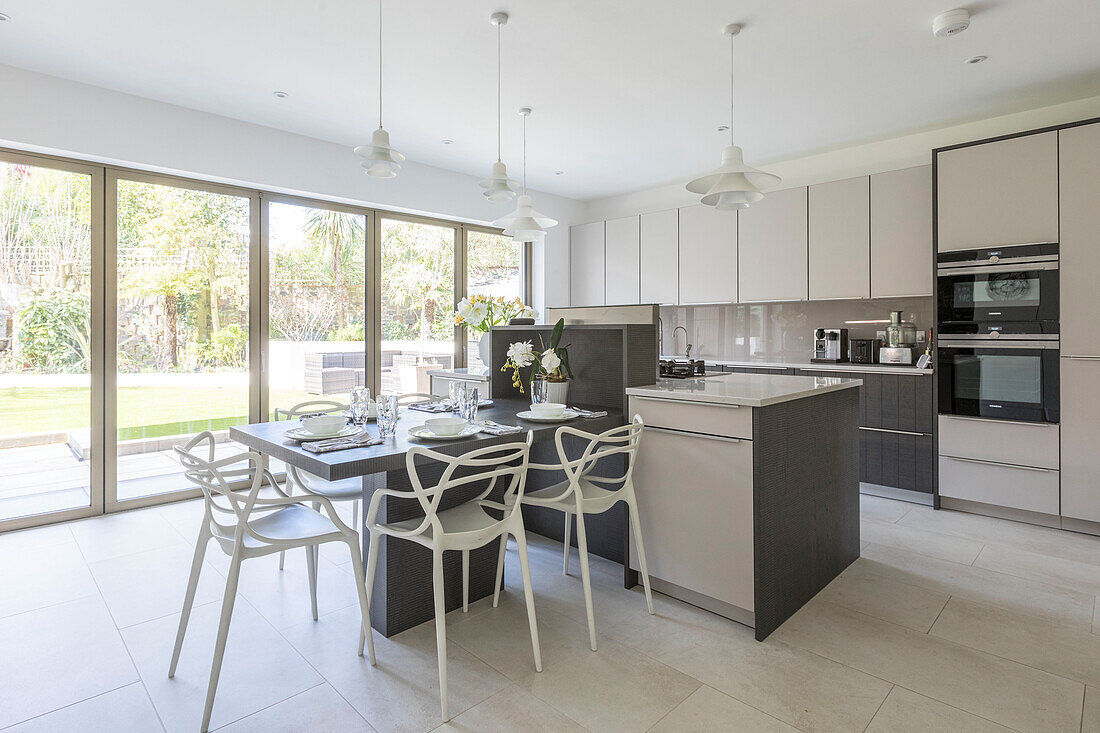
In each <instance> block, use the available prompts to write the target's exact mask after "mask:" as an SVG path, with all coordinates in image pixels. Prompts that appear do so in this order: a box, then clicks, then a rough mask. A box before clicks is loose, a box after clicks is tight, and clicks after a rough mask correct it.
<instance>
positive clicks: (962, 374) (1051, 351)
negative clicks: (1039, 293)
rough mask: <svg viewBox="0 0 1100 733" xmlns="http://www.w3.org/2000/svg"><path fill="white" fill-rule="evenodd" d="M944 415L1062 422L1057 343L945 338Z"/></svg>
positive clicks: (941, 347)
mask: <svg viewBox="0 0 1100 733" xmlns="http://www.w3.org/2000/svg"><path fill="white" fill-rule="evenodd" d="M936 379H937V380H938V387H939V389H938V392H939V412H940V414H941V415H960V416H965V417H985V418H992V419H1001V420H1018V421H1022V422H1045V423H1056V422H1058V412H1059V411H1058V400H1059V385H1058V344H1057V342H1045V341H1027V340H1010V339H947V338H940V339H939V344H938V351H937V354H936Z"/></svg>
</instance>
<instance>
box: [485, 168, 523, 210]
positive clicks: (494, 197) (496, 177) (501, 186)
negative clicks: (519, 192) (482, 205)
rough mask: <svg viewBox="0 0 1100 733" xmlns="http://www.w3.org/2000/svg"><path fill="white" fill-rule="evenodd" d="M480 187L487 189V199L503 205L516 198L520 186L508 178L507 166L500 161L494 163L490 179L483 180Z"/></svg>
mask: <svg viewBox="0 0 1100 733" xmlns="http://www.w3.org/2000/svg"><path fill="white" fill-rule="evenodd" d="M478 185H479V186H481V187H482V188H484V189H485V192H484V195H485V198H487V199H489V200H490V201H494V202H497V203H503V202H505V201H511V200H512V199H514V198H515V197H516V187H517V186H518V185H519V184H518V183H516V182H515V181H513V180H512V179H511V178H509V177H508V168H507V166H505V165H504V163H502V162H501V161H499V160H498V161H497V162H496V163H493V170H492V173H490V174H489V177H488V178H485V179H482V180H481V181H480V182H478Z"/></svg>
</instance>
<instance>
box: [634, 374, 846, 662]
mask: <svg viewBox="0 0 1100 733" xmlns="http://www.w3.org/2000/svg"><path fill="white" fill-rule="evenodd" d="M860 384H861V381H860V380H859V379H838V378H828V377H800V376H773V375H766V374H729V375H724V376H718V377H710V378H706V379H686V380H661V381H659V382H658V383H657V384H653V385H649V386H641V387H629V388H627V390H626V393H627V395H628V398H629V413H628V414H630V415H633V414H638V415H641V417H642V419H643V420H644V421H645V424H646V430H645V436H644V437H643V440H642V448H641V450H640V451H639V455H638V460H637V465H636V467H635V469H634V481H635V485H636V488H637V494H638V503H639V511H640V514H641V521H642V524H643V526H642V530H643V532H644V535H643V536H644V538H645V544H646V555H647V558H648V560H649V572H650V576H651V580H652V582H653V587H654V588H655V589H657V590H660V591H661V592H663V593H666V594H667V595H671V596H674V597H677V598H680V599H681V600H684V601H687V602H689V603H692V604H694V605H697V606H700V607H702V608H706V609H708V610H710V611H712V612H715V613H718V614H721V615H723V616H726V617H727V618H731V619H734V620H736V621H739V622H741V623H744V624H746V625H749V626H752V627H753V628H754V629H755V631H756V638H757V639H759V640H763V639H764V638H766V637H767V636H768V635H769V634H770V633H771V632H772V631H774V630H775V629H776V628H778V627H779V625H780V624H782V623H783V622H784V621H785V620H786V619H788V618H789V617H790V616H791V615H792V614H794V613H795V612H796V611H797V610H798V609H799V608H801V607H802V606H803V605H804V604H805V603H806V602H807V601H809V600H810V598H812V597H813V596H814V595H815V594H816V593H817V592H818V591H820V590H821V589H822V588H824V587H825V586H826V585H827V584H828V583H829V582H830V581H831V580H832V579H833V578H835V577H836V576H837V575H838V574H840V572H841V571H842V570H844V568H846V567H847V566H848V565H849V564H851V563H852V562H853V561H854V560H855V559H856V558H857V557H859V434H858V424H859V390H858V387H859V386H860ZM630 558H631V567H632V568H635V569H636V567H637V566H636V563H635V559H634V558H636V553H634V552H633V551H631V552H630Z"/></svg>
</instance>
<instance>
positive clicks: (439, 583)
mask: <svg viewBox="0 0 1100 733" xmlns="http://www.w3.org/2000/svg"><path fill="white" fill-rule="evenodd" d="M432 594H433V595H434V596H435V653H436V656H437V657H438V658H439V705H440V710H441V711H442V713H443V722H444V723H446V722H447V721H448V720H450V719H451V716H450V715H448V714H447V607H446V599H445V597H444V593H443V550H440V549H435V550H433V551H432Z"/></svg>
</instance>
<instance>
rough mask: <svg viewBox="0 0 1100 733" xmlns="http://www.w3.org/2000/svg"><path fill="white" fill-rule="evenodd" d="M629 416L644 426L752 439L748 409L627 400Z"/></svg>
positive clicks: (657, 399)
mask: <svg viewBox="0 0 1100 733" xmlns="http://www.w3.org/2000/svg"><path fill="white" fill-rule="evenodd" d="M630 414H631V415H641V417H642V421H643V422H645V424H646V425H652V426H653V427H659V428H668V429H670V430H684V431H687V432H690V433H702V434H704V435H719V436H723V437H726V438H743V439H746V440H751V439H752V408H751V407H744V406H740V405H716V404H710V403H704V402H688V401H685V400H681V399H664V398H660V397H642V396H638V395H632V396H631V397H630Z"/></svg>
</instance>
